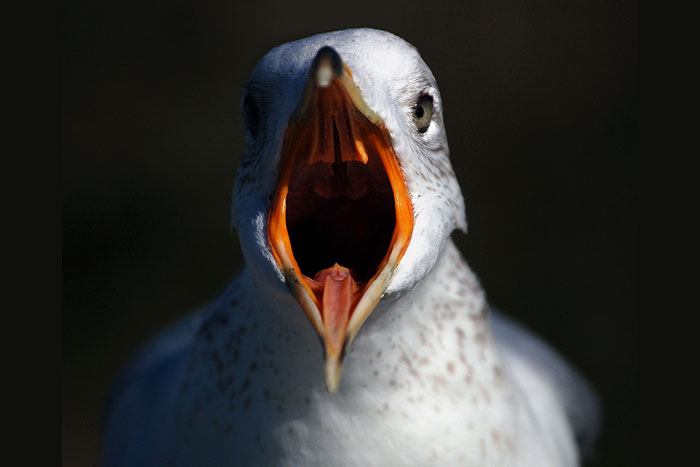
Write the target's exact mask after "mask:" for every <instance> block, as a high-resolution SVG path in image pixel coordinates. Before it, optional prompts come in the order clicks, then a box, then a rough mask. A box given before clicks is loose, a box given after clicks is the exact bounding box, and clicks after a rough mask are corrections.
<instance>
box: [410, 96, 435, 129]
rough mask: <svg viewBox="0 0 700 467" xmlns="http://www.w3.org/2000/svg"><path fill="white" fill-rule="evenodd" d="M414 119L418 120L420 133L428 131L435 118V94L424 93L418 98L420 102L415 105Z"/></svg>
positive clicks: (417, 125)
mask: <svg viewBox="0 0 700 467" xmlns="http://www.w3.org/2000/svg"><path fill="white" fill-rule="evenodd" d="M413 119H414V120H415V121H416V128H417V129H418V131H419V132H420V133H425V132H426V131H428V127H429V126H430V122H431V121H432V119H433V96H430V95H428V94H423V95H422V96H420V97H419V98H418V102H416V105H415V107H413Z"/></svg>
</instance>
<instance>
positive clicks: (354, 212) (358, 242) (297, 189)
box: [287, 126, 396, 286]
mask: <svg viewBox="0 0 700 467" xmlns="http://www.w3.org/2000/svg"><path fill="white" fill-rule="evenodd" d="M333 130H334V131H333V136H334V140H335V141H334V142H335V144H334V152H335V155H334V162H330V163H329V162H315V163H313V164H303V165H299V166H297V167H295V168H294V170H293V171H292V174H291V177H290V181H289V192H288V194H287V230H288V232H289V239H290V243H291V246H292V251H293V255H294V258H295V259H296V261H297V263H298V264H299V268H300V269H301V273H302V274H303V275H304V276H306V277H307V278H315V277H316V276H317V274H319V273H320V272H322V271H324V270H326V269H327V268H330V267H332V266H333V265H334V264H336V263H337V264H339V265H340V266H343V267H344V268H347V269H349V270H350V274H351V275H352V277H353V279H354V280H355V282H356V283H358V285H360V286H362V284H363V283H366V282H367V281H369V280H370V279H371V278H372V276H374V274H375V273H376V272H377V270H378V268H379V265H380V263H381V261H382V259H383V258H384V257H385V255H386V253H387V251H388V249H389V247H390V245H391V239H392V235H393V232H394V228H395V226H396V214H395V206H394V195H393V191H392V188H391V183H390V181H389V177H388V175H387V173H386V170H385V169H384V165H383V164H382V161H381V159H380V157H379V155H378V154H376V153H374V151H372V150H369V151H368V161H367V163H366V164H364V163H362V162H361V161H356V160H350V161H347V160H346V161H344V160H343V157H342V155H341V154H340V144H339V141H338V139H339V137H338V130H337V128H335V126H334V128H333Z"/></svg>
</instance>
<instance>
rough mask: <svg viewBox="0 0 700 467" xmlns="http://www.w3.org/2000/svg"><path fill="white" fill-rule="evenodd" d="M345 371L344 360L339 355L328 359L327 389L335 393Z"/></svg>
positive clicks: (330, 392)
mask: <svg viewBox="0 0 700 467" xmlns="http://www.w3.org/2000/svg"><path fill="white" fill-rule="evenodd" d="M342 372H343V362H342V361H341V360H340V358H338V357H337V356H334V357H328V358H327V359H326V390H327V391H328V393H329V394H335V393H336V392H337V391H338V387H339V386H340V377H341V375H342Z"/></svg>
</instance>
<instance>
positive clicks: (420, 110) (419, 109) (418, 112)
mask: <svg viewBox="0 0 700 467" xmlns="http://www.w3.org/2000/svg"><path fill="white" fill-rule="evenodd" d="M424 112H425V110H423V106H422V105H420V104H419V105H416V110H415V116H416V118H421V117H422V116H423V113H424Z"/></svg>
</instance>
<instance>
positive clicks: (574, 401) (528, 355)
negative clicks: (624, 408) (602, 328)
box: [491, 308, 602, 458]
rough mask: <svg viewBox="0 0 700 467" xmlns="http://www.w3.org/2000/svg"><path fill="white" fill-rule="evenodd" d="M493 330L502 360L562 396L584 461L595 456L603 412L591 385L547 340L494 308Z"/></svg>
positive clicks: (492, 315) (492, 317)
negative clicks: (537, 379) (544, 383)
mask: <svg viewBox="0 0 700 467" xmlns="http://www.w3.org/2000/svg"><path fill="white" fill-rule="evenodd" d="M491 329H492V332H493V335H494V337H495V339H496V341H497V343H498V346H499V348H500V349H501V352H502V355H503V358H505V359H507V360H509V363H510V364H515V365H526V366H527V367H528V370H529V371H530V372H535V373H536V376H537V377H538V378H539V379H540V380H542V381H546V382H548V384H550V385H551V386H552V387H553V388H554V391H555V393H556V394H557V395H558V396H559V399H560V402H561V404H562V406H563V407H564V410H565V412H566V416H567V418H568V419H569V422H570V423H571V426H572V427H573V430H574V433H575V436H576V441H577V444H578V445H579V450H580V452H581V454H582V456H583V457H584V458H587V457H590V456H592V455H593V454H594V443H595V440H596V437H597V436H598V432H599V429H600V423H601V418H602V410H601V406H600V401H599V398H598V396H597V394H596V392H595V390H594V389H593V387H592V386H591V384H590V383H589V382H588V381H587V380H586V379H585V378H584V377H583V376H582V375H581V374H580V373H579V372H578V371H577V370H576V369H575V368H574V367H573V366H572V365H571V364H569V363H568V362H567V361H566V360H564V358H562V357H561V356H560V355H558V354H557V352H556V351H555V350H554V349H552V348H551V347H550V346H549V345H548V344H547V343H546V342H544V340H542V339H541V338H540V337H539V336H537V335H535V334H534V333H533V332H531V331H530V330H528V329H526V328H525V327H524V326H522V325H520V324H518V323H516V322H515V321H513V320H512V319H510V318H508V317H506V316H505V315H503V314H502V313H501V312H499V311H497V310H494V309H493V308H491Z"/></svg>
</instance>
